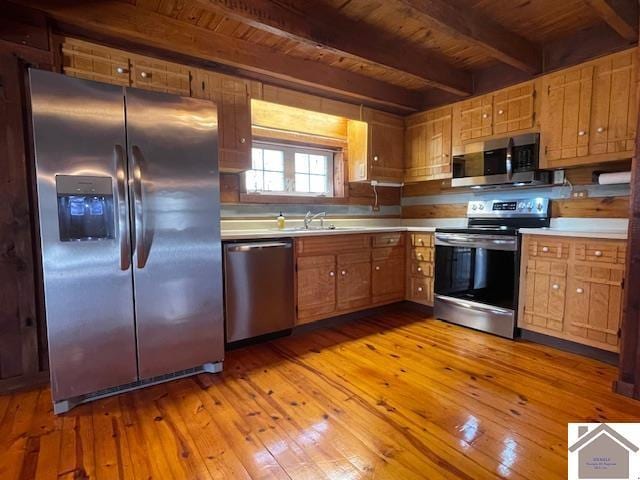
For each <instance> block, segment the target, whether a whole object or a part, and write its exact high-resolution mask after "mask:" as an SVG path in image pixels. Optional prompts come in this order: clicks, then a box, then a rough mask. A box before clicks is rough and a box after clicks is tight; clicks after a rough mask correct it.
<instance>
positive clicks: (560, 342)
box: [516, 330, 618, 366]
mask: <svg viewBox="0 0 640 480" xmlns="http://www.w3.org/2000/svg"><path fill="white" fill-rule="evenodd" d="M518 340H528V341H530V342H534V343H540V344H542V345H546V346H548V347H553V348H557V349H558V350H563V351H565V352H569V353H576V354H578V355H582V356H584V357H589V358H593V359H595V360H600V361H601V362H605V363H609V364H611V365H616V366H617V365H618V354H617V353H614V352H609V351H607V350H602V349H600V348H595V347H590V346H588V345H582V344H580V343H576V342H572V341H570V340H565V339H563V338H556V337H552V336H550V335H545V334H543V333H538V332H532V331H531V330H520V336H519V337H518V338H516V341H518Z"/></svg>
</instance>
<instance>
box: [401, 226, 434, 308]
mask: <svg viewBox="0 0 640 480" xmlns="http://www.w3.org/2000/svg"><path fill="white" fill-rule="evenodd" d="M407 237H408V238H409V239H410V241H409V242H408V246H407V262H406V265H407V284H406V298H407V300H410V301H412V302H416V303H422V304H424V305H429V306H433V278H434V277H433V272H434V266H433V261H434V258H435V247H434V238H433V234H432V233H417V232H410V233H408V234H407Z"/></svg>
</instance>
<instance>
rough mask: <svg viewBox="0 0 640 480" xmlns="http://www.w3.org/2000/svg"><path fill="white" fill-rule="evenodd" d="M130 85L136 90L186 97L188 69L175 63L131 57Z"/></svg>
mask: <svg viewBox="0 0 640 480" xmlns="http://www.w3.org/2000/svg"><path fill="white" fill-rule="evenodd" d="M131 83H132V85H133V86H134V87H136V88H144V89H146V90H155V91H158V92H166V93H172V94H174V95H180V96H183V97H188V96H189V95H190V93H191V90H190V78H189V69H188V68H187V67H185V66H182V65H178V64H175V63H169V62H163V61H162V60H156V59H153V58H147V57H138V56H133V57H131Z"/></svg>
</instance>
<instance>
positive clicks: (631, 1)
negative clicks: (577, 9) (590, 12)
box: [586, 0, 638, 42]
mask: <svg viewBox="0 0 640 480" xmlns="http://www.w3.org/2000/svg"><path fill="white" fill-rule="evenodd" d="M586 2H587V3H588V4H589V5H590V6H591V8H593V9H594V10H595V11H596V13H597V14H598V15H599V16H600V17H601V18H602V20H604V21H605V22H606V23H607V25H609V26H610V27H611V28H613V29H614V30H615V31H616V32H618V34H619V35H620V36H621V37H622V38H624V39H625V40H629V41H631V42H636V41H638V2H637V0H586Z"/></svg>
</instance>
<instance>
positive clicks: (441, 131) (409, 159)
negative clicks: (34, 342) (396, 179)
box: [404, 106, 453, 182]
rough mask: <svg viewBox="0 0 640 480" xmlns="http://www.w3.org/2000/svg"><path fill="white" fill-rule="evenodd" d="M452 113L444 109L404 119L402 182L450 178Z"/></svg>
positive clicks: (450, 109) (449, 109)
mask: <svg viewBox="0 0 640 480" xmlns="http://www.w3.org/2000/svg"><path fill="white" fill-rule="evenodd" d="M452 111H453V108H452V107H450V106H448V107H444V108H437V109H435V110H428V111H426V112H421V113H418V114H415V115H411V116H409V117H407V118H406V119H405V134H404V138H405V144H404V154H405V175H404V180H405V182H420V181H424V180H439V179H443V178H451V173H452V172H451V120H452Z"/></svg>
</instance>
